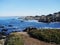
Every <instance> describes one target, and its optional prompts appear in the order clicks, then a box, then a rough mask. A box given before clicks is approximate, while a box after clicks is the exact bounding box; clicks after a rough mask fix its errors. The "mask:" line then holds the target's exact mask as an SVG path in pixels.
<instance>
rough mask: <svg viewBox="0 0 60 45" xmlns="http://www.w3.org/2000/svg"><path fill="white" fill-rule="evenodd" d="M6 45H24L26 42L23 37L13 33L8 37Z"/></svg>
mask: <svg viewBox="0 0 60 45" xmlns="http://www.w3.org/2000/svg"><path fill="white" fill-rule="evenodd" d="M5 45H24V42H23V39H22V36H21V35H18V34H16V33H12V34H10V35H9V36H8V37H7V39H6V42H5Z"/></svg>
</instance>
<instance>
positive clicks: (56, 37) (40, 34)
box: [28, 29, 60, 44]
mask: <svg viewBox="0 0 60 45" xmlns="http://www.w3.org/2000/svg"><path fill="white" fill-rule="evenodd" d="M28 34H29V35H30V36H32V37H34V38H37V39H39V40H42V41H46V42H54V43H57V44H60V30H59V29H40V30H31V31H28Z"/></svg>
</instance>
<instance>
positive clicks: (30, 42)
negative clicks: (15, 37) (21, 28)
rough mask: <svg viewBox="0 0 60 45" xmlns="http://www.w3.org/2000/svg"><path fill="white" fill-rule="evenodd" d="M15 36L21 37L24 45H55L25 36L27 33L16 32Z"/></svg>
mask: <svg viewBox="0 0 60 45" xmlns="http://www.w3.org/2000/svg"><path fill="white" fill-rule="evenodd" d="M17 34H20V35H21V36H22V39H23V41H24V45H56V44H51V43H47V42H43V41H40V40H38V39H34V38H32V37H30V36H29V35H28V34H27V32H17Z"/></svg>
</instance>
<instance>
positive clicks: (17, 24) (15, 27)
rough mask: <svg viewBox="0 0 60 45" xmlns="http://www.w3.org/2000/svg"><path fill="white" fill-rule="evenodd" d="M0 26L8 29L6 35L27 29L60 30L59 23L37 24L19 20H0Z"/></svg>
mask: <svg viewBox="0 0 60 45" xmlns="http://www.w3.org/2000/svg"><path fill="white" fill-rule="evenodd" d="M1 25H3V26H4V27H5V28H6V29H8V31H7V32H6V33H10V32H13V31H23V30H24V29H25V28H27V27H35V28H60V22H51V23H43V22H38V21H37V20H23V19H22V20H20V19H16V18H0V26H1ZM8 25H12V27H9V26H8ZM1 30H2V29H1V28H0V31H1Z"/></svg>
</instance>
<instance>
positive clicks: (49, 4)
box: [0, 0, 60, 17]
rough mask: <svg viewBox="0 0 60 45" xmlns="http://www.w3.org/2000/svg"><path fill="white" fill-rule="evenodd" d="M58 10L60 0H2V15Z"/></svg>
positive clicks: (38, 13) (59, 9)
mask: <svg viewBox="0 0 60 45" xmlns="http://www.w3.org/2000/svg"><path fill="white" fill-rule="evenodd" d="M58 11H60V0H0V17H1V16H35V15H47V14H50V13H51V14H52V13H55V12H58Z"/></svg>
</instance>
